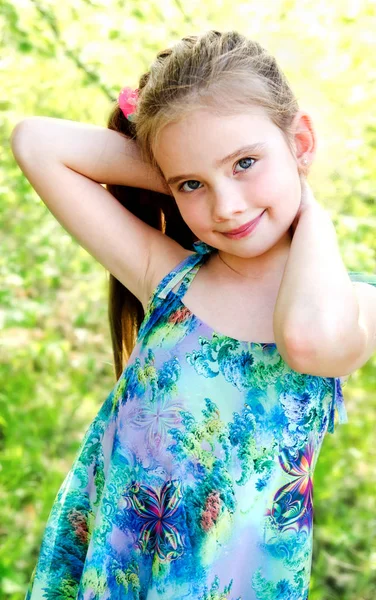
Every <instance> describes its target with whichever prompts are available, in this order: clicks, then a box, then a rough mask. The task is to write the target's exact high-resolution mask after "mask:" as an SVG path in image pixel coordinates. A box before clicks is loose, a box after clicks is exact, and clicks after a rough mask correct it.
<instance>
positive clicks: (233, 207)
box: [212, 186, 247, 223]
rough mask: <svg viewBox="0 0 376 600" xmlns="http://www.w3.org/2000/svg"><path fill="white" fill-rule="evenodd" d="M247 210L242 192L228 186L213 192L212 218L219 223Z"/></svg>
mask: <svg viewBox="0 0 376 600" xmlns="http://www.w3.org/2000/svg"><path fill="white" fill-rule="evenodd" d="M246 210H247V203H246V199H245V197H244V194H243V192H242V191H241V190H239V189H235V188H234V187H232V186H228V187H226V188H223V189H221V190H217V191H214V192H213V208H212V217H213V220H214V221H215V222H216V223H217V222H222V221H228V220H230V219H232V218H233V215H236V214H241V213H242V212H245V211H246Z"/></svg>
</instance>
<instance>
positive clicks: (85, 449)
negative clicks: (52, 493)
mask: <svg viewBox="0 0 376 600" xmlns="http://www.w3.org/2000/svg"><path fill="white" fill-rule="evenodd" d="M195 250H196V252H195V253H193V254H192V255H190V256H188V257H187V258H185V259H184V260H183V261H182V262H181V263H180V264H179V265H178V266H177V267H176V268H175V269H174V270H173V271H171V272H170V273H169V274H168V275H166V277H164V279H163V280H162V281H161V282H160V283H159V285H158V286H157V288H156V289H155V291H154V293H153V295H152V296H151V298H150V300H149V304H148V307H147V310H146V314H145V318H144V321H143V323H142V325H141V328H140V330H139V335H138V339H137V344H136V346H135V348H134V350H133V352H132V354H131V356H130V358H129V361H128V363H127V365H126V367H125V369H124V371H123V373H122V375H121V376H120V378H119V379H118V381H117V382H116V384H115V386H114V388H113V390H112V391H111V392H110V394H109V395H108V397H107V399H106V400H105V402H104V404H103V405H102V407H101V408H100V410H99V413H98V415H97V416H96V417H95V419H94V420H93V422H92V423H91V425H90V427H89V429H88V431H87V432H86V435H85V437H84V440H83V442H82V445H81V447H80V449H79V451H78V454H77V457H76V459H75V462H74V464H73V466H72V468H71V470H70V472H69V473H68V475H67V477H66V478H65V480H64V482H63V484H62V486H61V488H60V490H59V492H58V494H57V497H56V500H55V502H54V504H53V507H52V511H51V514H50V517H49V520H48V523H47V527H46V530H45V534H44V537H43V541H42V545H41V551H40V556H39V560H38V563H37V565H36V566H35V569H34V572H33V575H32V578H31V582H30V585H29V589H28V592H27V595H26V598H27V600H40V599H44V598H45V599H48V600H57V599H61V600H63V599H72V600H73V599H78V600H107V599H109V600H123V599H124V600H125V599H129V600H136V599H137V600H157V599H160V600H162V599H163V600H183V599H187V600H188V599H189V600H225V599H228V600H307V599H308V589H309V581H310V571H311V557H312V524H313V474H314V469H315V465H316V461H317V458H318V456H319V452H320V448H321V445H322V442H323V439H324V436H325V433H326V432H327V431H329V432H331V433H332V432H333V431H334V413H335V410H337V411H338V416H339V422H340V423H346V422H347V416H346V410H345V407H344V402H343V396H342V392H341V381H340V379H339V378H332V377H317V376H313V375H306V374H301V373H298V372H296V371H294V370H292V369H291V368H290V367H289V366H288V365H287V364H286V363H285V362H284V361H283V359H282V357H281V355H280V354H279V352H278V350H277V347H276V344H275V343H255V342H253V343H252V342H245V341H239V340H236V339H234V338H231V337H228V336H226V335H222V334H220V333H219V332H216V331H213V330H212V329H211V328H210V327H209V326H208V325H206V324H205V323H203V322H202V321H201V320H200V319H198V318H197V317H196V316H195V315H194V314H192V313H191V312H190V310H189V309H188V308H187V307H186V306H185V305H184V303H183V301H182V298H183V296H184V294H185V292H186V290H187V288H188V286H189V284H190V282H191V281H192V279H193V277H194V275H195V274H196V273H197V271H198V269H199V268H200V266H201V265H202V264H204V262H205V261H206V260H207V259H208V258H209V256H210V254H211V252H212V251H214V250H215V249H213V248H211V247H210V246H207V245H206V244H204V243H203V242H198V243H196V244H195ZM350 275H351V276H352V278H353V279H354V280H357V279H358V280H359V279H360V280H362V278H363V276H362V274H359V273H358V274H356V273H354V274H350ZM371 277H372V276H371ZM363 280H364V278H363ZM179 283H180V286H177V284H179ZM375 285H376V279H375ZM173 288H176V289H175V290H173Z"/></svg>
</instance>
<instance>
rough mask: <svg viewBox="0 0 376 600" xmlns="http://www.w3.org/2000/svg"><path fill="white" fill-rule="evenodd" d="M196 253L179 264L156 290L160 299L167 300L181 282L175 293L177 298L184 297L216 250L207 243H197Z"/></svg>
mask: <svg viewBox="0 0 376 600" xmlns="http://www.w3.org/2000/svg"><path fill="white" fill-rule="evenodd" d="M193 247H194V249H195V253H194V254H191V256H188V257H187V258H185V259H184V260H183V261H182V262H181V263H179V264H178V265H177V266H176V267H175V268H174V270H173V271H171V272H170V273H168V274H167V275H166V277H165V278H164V279H162V281H161V282H160V284H159V286H158V288H159V289H157V290H156V295H157V296H158V298H162V299H165V298H166V297H167V296H168V294H169V293H170V292H171V290H172V289H173V288H174V287H175V286H176V285H177V284H178V283H180V282H181V285H179V288H178V290H177V291H176V292H175V296H178V297H179V298H180V297H182V296H184V294H185V292H186V290H187V288H188V287H189V284H190V282H191V281H192V279H193V278H194V276H195V275H196V273H197V271H198V270H199V268H200V266H201V264H202V263H203V262H205V261H206V260H207V258H208V256H209V254H210V253H211V252H213V251H214V250H216V249H215V248H213V247H212V246H209V245H208V244H205V242H201V241H199V242H195V243H194V244H193Z"/></svg>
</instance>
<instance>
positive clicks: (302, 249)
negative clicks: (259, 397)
mask: <svg viewBox="0 0 376 600" xmlns="http://www.w3.org/2000/svg"><path fill="white" fill-rule="evenodd" d="M301 181H302V200H301V204H300V208H299V211H298V213H297V215H296V217H295V220H294V223H293V225H292V226H293V232H294V234H293V238H292V241H291V248H290V253H289V256H288V259H287V262H286V266H285V270H284V274H283V277H282V281H281V285H280V288H279V292H278V297H277V301H276V304H275V309H274V319H273V327H274V335H275V340H276V344H277V347H278V348H279V350H280V353H281V355H282V357H283V358H284V359H285V360H286V362H287V363H288V364H289V365H290V366H291V368H293V369H294V370H296V371H298V372H300V373H308V374H312V375H317V376H321V377H342V376H344V375H348V374H350V373H351V372H352V371H354V370H356V369H358V368H360V367H361V366H362V365H363V364H364V363H366V362H367V361H368V359H369V358H370V357H371V356H372V354H373V353H374V352H375V350H376V288H374V287H373V286H372V285H368V284H366V283H358V282H356V283H353V282H352V281H351V279H350V277H349V275H348V273H347V270H346V267H345V265H344V264H343V262H342V258H341V255H340V251H339V247H338V242H337V236H336V231H335V228H334V225H333V223H332V221H331V219H330V217H329V214H328V213H327V212H326V211H325V210H324V208H323V207H321V206H320V205H319V204H318V202H317V201H316V200H315V198H314V195H313V193H312V191H311V189H310V187H309V185H308V183H307V182H306V180H305V178H304V177H302V178H301Z"/></svg>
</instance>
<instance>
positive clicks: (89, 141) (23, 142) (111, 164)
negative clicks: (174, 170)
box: [11, 117, 171, 195]
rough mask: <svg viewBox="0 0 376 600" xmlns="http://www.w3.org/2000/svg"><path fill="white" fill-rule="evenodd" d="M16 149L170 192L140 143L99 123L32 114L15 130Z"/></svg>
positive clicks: (103, 179)
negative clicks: (142, 152) (146, 156)
mask: <svg viewBox="0 0 376 600" xmlns="http://www.w3.org/2000/svg"><path fill="white" fill-rule="evenodd" d="M11 143H12V149H13V153H15V152H16V153H17V151H20V152H22V153H23V154H24V155H25V153H26V152H28V153H29V159H30V154H33V153H37V154H38V153H40V152H44V153H45V152H47V153H48V154H49V155H50V157H51V158H52V157H53V158H54V159H56V160H58V161H59V162H61V163H62V164H64V165H65V166H67V167H69V168H70V169H72V170H73V171H76V173H80V174H82V175H85V177H88V178H89V179H92V180H93V181H96V182H98V183H102V184H103V183H107V184H117V185H125V186H130V187H138V188H145V189H149V190H154V191H156V192H162V193H164V194H168V195H170V194H171V192H170V190H169V188H168V186H167V185H166V184H165V182H164V180H163V178H162V177H161V176H160V175H159V173H158V172H157V171H156V170H155V169H153V168H152V167H151V165H149V164H147V163H146V162H144V161H143V160H142V158H141V153H140V150H139V148H138V146H137V143H136V142H135V141H133V140H131V139H129V138H127V137H126V136H125V135H122V134H121V133H118V132H117V131H113V130H111V129H107V128H106V127H100V126H98V125H90V124H85V123H79V122H77V121H70V120H67V119H55V118H52V117H29V118H27V119H24V120H23V121H21V122H20V123H18V124H17V125H16V127H15V128H14V130H13V132H12V136H11Z"/></svg>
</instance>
